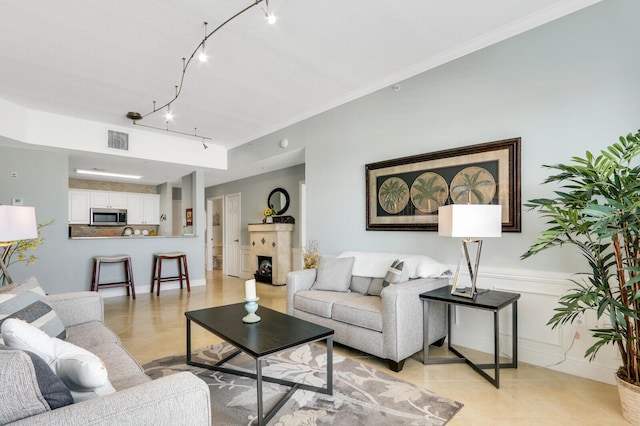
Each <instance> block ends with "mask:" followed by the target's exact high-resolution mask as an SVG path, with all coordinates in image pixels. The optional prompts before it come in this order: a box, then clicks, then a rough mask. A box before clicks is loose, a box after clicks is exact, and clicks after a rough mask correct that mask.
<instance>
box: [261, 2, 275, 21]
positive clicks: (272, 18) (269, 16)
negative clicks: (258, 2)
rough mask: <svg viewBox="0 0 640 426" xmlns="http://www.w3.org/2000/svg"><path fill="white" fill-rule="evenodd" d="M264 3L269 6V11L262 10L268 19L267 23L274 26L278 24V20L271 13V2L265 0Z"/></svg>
mask: <svg viewBox="0 0 640 426" xmlns="http://www.w3.org/2000/svg"><path fill="white" fill-rule="evenodd" d="M264 3H265V4H266V5H267V10H265V9H264V8H262V11H263V12H264V16H265V17H266V18H267V23H269V24H271V25H273V24H275V23H276V20H277V18H276V15H274V14H273V13H271V12H269V0H264Z"/></svg>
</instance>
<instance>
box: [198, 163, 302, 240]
mask: <svg viewBox="0 0 640 426" xmlns="http://www.w3.org/2000/svg"><path fill="white" fill-rule="evenodd" d="M303 180H305V166H304V165H299V166H294V167H288V168H286V169H282V170H277V171H275V172H270V173H264V174H261V175H258V176H253V177H250V178H246V179H241V180H237V181H234V182H228V183H225V184H222V185H216V186H211V187H208V188H206V189H205V199H208V198H214V197H220V196H223V195H227V194H235V193H238V192H239V193H240V194H241V203H242V208H241V210H242V213H241V237H240V244H242V245H247V244H249V232H248V231H247V225H248V224H250V223H260V222H262V218H263V216H262V212H263V211H264V209H265V208H267V197H268V196H269V193H270V192H271V191H272V190H274V189H275V188H284V189H285V190H286V191H287V192H288V193H289V198H290V200H291V201H290V205H289V208H288V209H287V212H286V213H285V215H286V216H293V217H294V218H295V219H296V225H299V222H298V221H299V220H300V185H299V184H300V182H301V181H303ZM292 238H293V246H294V247H298V246H299V239H300V237H299V226H295V227H294V231H293V235H292Z"/></svg>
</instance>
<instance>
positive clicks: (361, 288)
mask: <svg viewBox="0 0 640 426" xmlns="http://www.w3.org/2000/svg"><path fill="white" fill-rule="evenodd" d="M370 285H371V277H359V276H357V275H354V276H352V277H351V285H350V286H349V289H350V290H351V291H355V292H356V293H360V294H367V290H369V286H370Z"/></svg>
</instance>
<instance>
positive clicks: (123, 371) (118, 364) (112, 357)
mask: <svg viewBox="0 0 640 426" xmlns="http://www.w3.org/2000/svg"><path fill="white" fill-rule="evenodd" d="M91 352H92V353H94V354H95V355H97V356H98V357H100V359H101V360H102V362H103V363H104V365H105V367H106V368H107V371H108V372H109V381H111V383H112V384H113V386H114V387H115V388H116V389H117V390H121V389H122V388H121V387H118V386H116V383H117V382H120V381H123V380H126V379H128V378H130V377H131V376H137V375H142V376H145V374H144V370H143V369H142V367H140V364H138V362H137V361H136V360H135V359H134V358H133V357H132V356H131V355H130V354H129V352H127V350H126V349H125V348H123V347H122V346H121V345H120V344H119V343H105V344H102V345H98V346H94V347H92V348H91ZM146 377H147V376H145V378H146Z"/></svg>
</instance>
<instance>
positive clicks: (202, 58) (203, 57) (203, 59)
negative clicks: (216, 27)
mask: <svg viewBox="0 0 640 426" xmlns="http://www.w3.org/2000/svg"><path fill="white" fill-rule="evenodd" d="M206 40H207V21H205V22H204V40H202V51H201V52H200V54H199V55H198V59H200V62H207V51H206V50H205V48H204V44H205V41H206Z"/></svg>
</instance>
